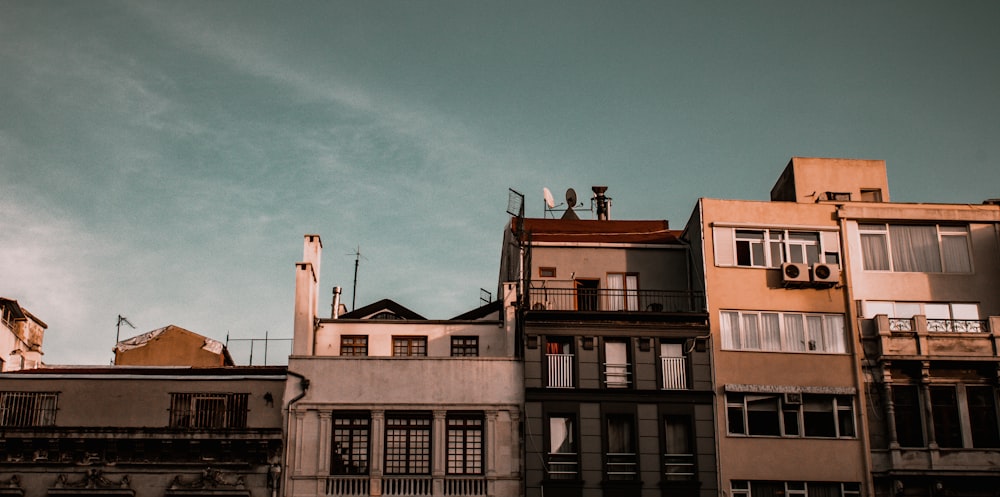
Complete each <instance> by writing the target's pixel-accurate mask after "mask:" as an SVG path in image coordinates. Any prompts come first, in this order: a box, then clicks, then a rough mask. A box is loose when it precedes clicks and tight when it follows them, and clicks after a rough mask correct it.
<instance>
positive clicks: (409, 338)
mask: <svg viewBox="0 0 1000 497" xmlns="http://www.w3.org/2000/svg"><path fill="white" fill-rule="evenodd" d="M401 341H405V342H406V353H405V354H400V353H398V352H399V351H400V345H401V344H400V343H398V342H401ZM421 342H422V345H421V344H420V343H421ZM414 348H416V349H417V351H418V352H421V351H422V353H414ZM392 355H393V357H427V335H393V336H392Z"/></svg>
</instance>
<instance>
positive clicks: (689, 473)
mask: <svg viewBox="0 0 1000 497" xmlns="http://www.w3.org/2000/svg"><path fill="white" fill-rule="evenodd" d="M693 439H694V437H693V436H692V434H691V418H690V417H688V416H666V417H665V418H664V420H663V448H664V453H663V479H664V480H693V479H694V476H695V467H694V445H693V443H692V441H693Z"/></svg>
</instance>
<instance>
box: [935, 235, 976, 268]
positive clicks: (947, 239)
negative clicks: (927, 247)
mask: <svg viewBox="0 0 1000 497" xmlns="http://www.w3.org/2000/svg"><path fill="white" fill-rule="evenodd" d="M968 241H969V238H968V237H967V236H965V235H957V236H956V235H944V234H942V235H941V252H942V255H943V256H944V270H945V272H948V273H971V272H972V261H971V260H969V243H968Z"/></svg>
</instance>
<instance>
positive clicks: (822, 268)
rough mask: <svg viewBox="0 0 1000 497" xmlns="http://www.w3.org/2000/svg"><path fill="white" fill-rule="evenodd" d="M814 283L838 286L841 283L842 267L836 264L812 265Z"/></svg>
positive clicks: (820, 263)
mask: <svg viewBox="0 0 1000 497" xmlns="http://www.w3.org/2000/svg"><path fill="white" fill-rule="evenodd" d="M812 280H813V283H821V284H825V285H836V284H837V283H839V282H840V267H839V266H837V265H836V264H824V263H822V262H819V263H816V264H813V265H812Z"/></svg>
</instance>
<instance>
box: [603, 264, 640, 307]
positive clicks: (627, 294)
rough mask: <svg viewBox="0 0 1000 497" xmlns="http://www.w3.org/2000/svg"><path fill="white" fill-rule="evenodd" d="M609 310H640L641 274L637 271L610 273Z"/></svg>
mask: <svg viewBox="0 0 1000 497" xmlns="http://www.w3.org/2000/svg"><path fill="white" fill-rule="evenodd" d="M607 310H609V311H638V310H639V275H638V274H636V273H608V305H607Z"/></svg>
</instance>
